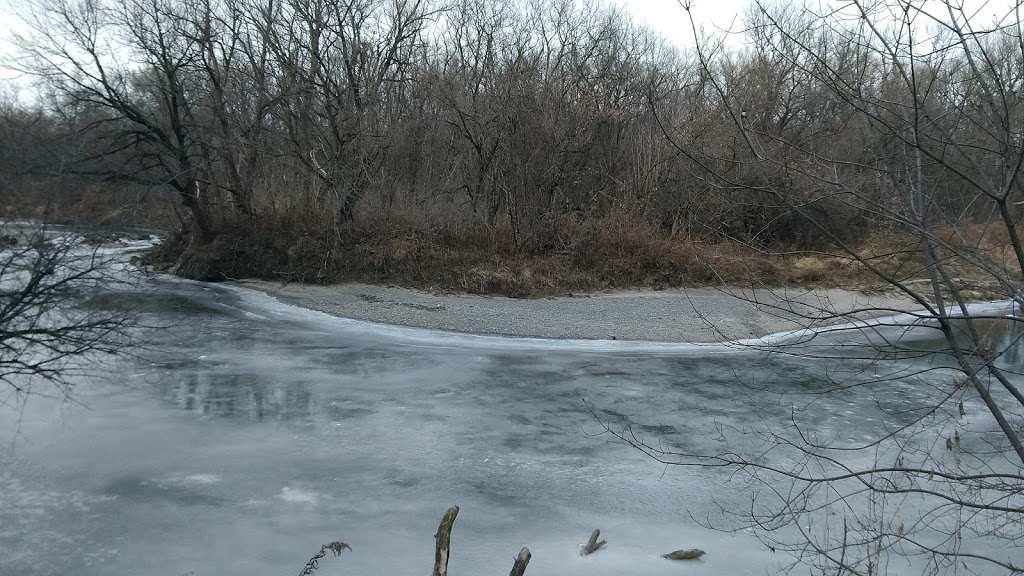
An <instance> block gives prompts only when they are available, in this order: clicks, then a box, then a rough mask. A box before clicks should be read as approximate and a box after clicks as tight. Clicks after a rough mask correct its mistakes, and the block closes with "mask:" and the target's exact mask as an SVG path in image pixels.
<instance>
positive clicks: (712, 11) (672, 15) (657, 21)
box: [0, 0, 1012, 79]
mask: <svg viewBox="0 0 1024 576" xmlns="http://www.w3.org/2000/svg"><path fill="white" fill-rule="evenodd" d="M20 1H21V0H0V79H4V78H12V77H13V76H14V72H13V71H12V70H11V69H10V68H9V67H7V66H6V63H7V61H8V60H9V54H10V50H11V44H10V42H9V38H10V30H11V29H12V28H13V27H15V26H17V19H16V18H14V17H13V12H14V5H15V4H16V3H19V2H20ZM609 1H611V2H615V3H618V4H620V5H622V6H625V7H626V8H627V9H628V10H629V11H630V12H631V13H632V14H633V15H634V17H636V19H637V20H638V21H639V22H642V23H644V24H646V25H648V26H650V27H651V28H652V29H654V30H655V31H657V32H658V33H660V34H662V35H663V36H665V38H666V39H668V40H669V41H671V42H674V43H677V44H680V45H689V44H690V43H691V42H692V41H693V32H692V30H691V29H690V24H689V20H688V19H687V16H686V11H685V10H684V9H683V7H682V6H680V4H679V2H678V0H609ZM748 1H749V0H692V3H693V13H694V16H695V18H696V21H697V22H698V23H699V24H701V25H703V26H704V27H705V28H707V29H708V31H709V32H710V31H713V30H714V29H715V28H718V29H727V28H733V29H735V28H737V27H738V26H739V24H740V22H739V14H740V13H741V12H742V10H743V8H744V7H745V6H746V5H747V4H748ZM823 1H826V2H827V1H828V0H823ZM963 1H964V3H965V4H966V7H967V8H968V10H971V9H973V10H978V11H979V12H978V18H979V19H980V20H983V21H986V22H988V21H991V18H992V15H993V14H994V13H995V12H997V11H1005V7H1006V6H1007V5H1010V4H1011V2H1012V0H963ZM933 3H934V4H936V5H937V6H941V3H940V2H933ZM997 7H998V8H999V10H997V9H996V8H997ZM1004 13H1005V12H1004Z"/></svg>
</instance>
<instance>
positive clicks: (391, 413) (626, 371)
mask: <svg viewBox="0 0 1024 576" xmlns="http://www.w3.org/2000/svg"><path fill="white" fill-rule="evenodd" d="M153 282H155V283H156V284H155V287H154V288H153V289H151V290H149V291H144V292H139V293H137V294H135V295H134V296H132V295H125V297H126V298H132V297H134V298H138V299H142V300H145V301H146V302H147V306H146V309H147V310H149V311H148V312H147V314H150V315H151V316H152V318H151V319H152V322H151V324H160V325H162V326H164V328H163V329H162V330H160V331H159V339H158V340H157V341H156V342H152V343H149V345H148V346H147V347H146V350H145V351H144V354H143V356H141V357H140V358H139V359H138V360H136V361H135V362H133V363H130V364H126V365H124V366H122V367H121V369H120V372H119V373H118V374H107V375H104V377H102V378H95V379H91V380H88V381H83V382H82V383H81V385H80V386H79V387H78V388H77V390H76V401H77V402H78V403H79V404H67V403H58V402H50V401H47V400H46V399H42V398H35V399H33V400H32V401H30V402H29V403H28V404H27V405H26V406H25V407H24V408H25V409H24V413H23V414H21V419H20V423H18V422H15V421H14V420H15V419H14V418H12V415H11V414H9V413H5V414H4V419H3V420H0V471H2V472H0V504H2V505H0V550H4V551H14V553H4V554H0V574H19V575H29V576H31V575H35V574H76V575H81V576H92V575H101V574H103V575H106V574H139V575H148V574H161V575H172V576H180V575H184V574H194V575H196V576H199V575H203V574H226V575H234V574H238V575H242V574H245V575H251V574H291V573H297V572H298V570H299V569H300V568H301V566H302V565H303V564H304V562H305V560H306V559H307V558H308V557H309V556H310V555H312V554H313V553H314V552H316V551H317V550H319V547H320V545H321V544H323V543H326V542H330V541H333V540H343V541H345V542H347V543H349V544H350V545H351V546H352V548H353V551H352V552H351V553H348V552H346V553H345V554H344V557H343V558H340V559H333V558H331V559H327V560H325V561H324V563H323V566H324V568H322V570H323V572H324V573H325V574H330V573H342V572H343V573H352V574H408V575H414V574H423V573H426V572H427V571H429V569H430V567H431V564H432V558H433V537H432V536H433V534H434V532H435V530H436V528H437V522H438V521H439V519H440V517H441V514H442V513H443V512H444V510H445V509H446V508H447V507H448V506H449V505H451V504H456V503H457V504H459V505H460V506H461V508H462V512H461V513H460V515H459V518H458V520H457V522H456V525H455V530H454V532H453V536H452V546H453V554H452V560H451V564H450V570H451V573H452V574H453V576H456V575H458V574H488V573H489V574H500V573H503V571H507V570H508V569H509V568H510V567H511V564H512V558H513V557H514V556H515V554H516V553H517V552H518V551H519V549H520V548H521V547H522V546H528V547H529V548H530V549H531V551H532V552H533V560H532V561H531V563H530V567H529V569H528V571H527V574H531V575H537V576H541V575H572V574H581V575H583V574H585V575H587V576H600V575H605V574H608V575H611V574H615V575H616V576H621V575H622V574H652V575H657V574H679V573H687V574H734V575H740V574H758V575H760V574H765V573H766V572H767V573H772V572H776V571H777V568H776V566H777V565H778V564H780V563H786V562H788V561H789V559H788V558H785V557H780V555H775V554H773V553H772V552H771V551H769V550H767V548H765V547H764V546H762V545H761V544H760V543H759V542H758V541H757V540H756V539H755V538H754V537H753V536H751V535H750V534H748V533H743V532H741V533H738V534H735V535H729V534H724V533H721V532H715V531H711V530H708V529H706V528H704V527H702V526H701V525H700V523H699V522H698V521H699V520H704V519H711V520H712V521H720V519H721V516H720V510H719V505H721V506H724V507H725V508H726V509H742V508H743V507H745V506H749V497H750V492H749V488H750V487H749V486H748V485H746V484H744V483H743V482H740V481H738V480H735V479H730V477H729V476H728V475H726V474H722V473H720V472H717V471H714V470H702V469H692V468H666V467H665V466H663V465H660V464H658V463H656V462H654V461H653V460H651V459H649V458H647V457H645V456H644V455H642V454H640V453H639V452H638V451H636V450H634V449H632V448H630V447H628V446H625V445H623V444H622V443H621V442H617V441H614V440H613V439H612V438H611V437H609V436H608V435H607V434H602V423H603V424H607V425H609V426H610V427H612V428H613V429H616V430H625V429H627V427H628V429H630V430H632V432H633V433H635V434H637V435H638V436H640V437H643V438H644V439H647V440H650V441H651V442H656V443H660V445H662V446H665V447H669V448H675V449H680V450H692V451H699V450H717V449H720V448H722V447H723V446H722V442H723V440H722V438H721V437H720V436H719V435H718V434H717V433H716V432H715V430H716V426H717V425H719V424H726V425H730V426H738V427H742V426H746V425H754V424H767V425H769V426H771V425H779V426H782V425H785V424H786V423H787V422H788V419H789V418H790V416H791V414H793V412H794V411H798V412H800V413H801V414H803V415H804V416H805V419H804V421H805V422H806V425H807V426H808V427H809V429H811V430H813V431H815V432H816V433H818V434H821V435H823V436H828V437H835V438H840V439H842V440H843V441H849V442H856V441H857V440H858V439H859V436H860V435H863V434H865V433H867V432H869V431H870V430H872V429H877V427H878V426H881V425H882V422H881V420H882V419H883V416H884V415H883V412H882V409H883V408H885V402H890V403H900V402H903V403H913V402H914V401H915V398H917V399H918V400H924V399H926V398H927V394H929V393H930V392H929V390H927V389H922V388H920V387H918V386H916V383H915V381H914V380H913V379H912V378H910V377H909V376H908V373H909V371H908V370H907V367H905V366H902V365H900V364H898V363H893V364H886V363H876V364H873V365H872V369H873V370H876V371H878V372H879V373H880V376H881V377H884V378H886V380H885V383H884V384H883V385H880V386H879V387H877V388H876V389H874V391H873V392H872V393H870V394H865V393H863V391H849V392H840V393H834V394H829V395H827V396H826V397H825V398H822V397H821V396H820V394H819V392H821V391H822V390H823V389H824V387H826V386H830V385H831V384H829V383H827V382H825V381H824V380H823V378H822V374H823V369H822V366H821V365H820V363H816V362H814V361H809V360H804V359H800V358H785V357H776V356H772V355H761V354H757V353H741V352H736V351H735V349H733V348H730V347H728V346H716V345H698V346H693V345H678V344H672V345H659V344H651V343H635V342H633V343H630V342H586V341H575V342H572V341H569V342H560V341H550V340H542V339H520V338H499V337H485V336H470V335H461V334H453V333H439V332H431V331H426V330H419V329H409V328H397V327H389V326H381V325H373V324H368V323H365V322H356V321H348V320H344V319H339V318H333V317H330V316H327V315H323V314H319V313H316V312H310V311H306V310H301V309H297V308H294V307H291V306H288V305H284V304H281V303H279V302H277V301H276V300H274V299H272V298H270V297H267V296H264V295H262V294H258V293H255V292H249V291H245V290H240V289H235V288H229V287H222V286H209V285H200V284H194V283H189V282H181V281H177V280H153ZM161 302H162V303H163V304H161ZM140 352H143V351H141V350H140ZM859 368H863V366H860V365H853V366H851V368H849V370H850V371H851V373H856V371H857V370H858V369H859ZM119 374H120V375H119ZM833 375H836V374H833ZM594 528H600V529H601V530H602V534H603V536H604V537H605V538H607V539H608V542H609V544H608V545H607V546H606V547H605V548H603V549H602V550H601V551H599V552H598V553H597V554H595V555H593V556H591V557H580V556H579V555H578V553H577V546H578V545H579V544H580V543H582V542H584V541H585V540H586V538H587V537H588V536H589V534H590V532H591V531H592V530H593V529H594ZM693 547H699V548H702V549H704V550H705V551H707V555H706V556H705V557H704V558H703V559H701V560H699V561H695V562H691V563H686V564H685V565H680V564H674V563H671V562H668V561H666V560H663V559H661V558H660V557H659V555H660V554H663V553H665V552H669V551H671V550H675V549H679V548H693ZM335 563H337V565H338V566H339V567H343V568H338V569H336V570H334V571H331V570H332V568H331V567H332V566H333V565H334V564H335Z"/></svg>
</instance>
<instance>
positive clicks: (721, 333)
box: [237, 281, 915, 342]
mask: <svg viewBox="0 0 1024 576" xmlns="http://www.w3.org/2000/svg"><path fill="white" fill-rule="evenodd" d="M237 285H239V286H243V287H246V288H253V289H256V290H260V291H263V292H266V293H268V294H271V295H273V296H276V297H277V298H279V299H280V300H282V301H284V302H289V303H292V304H296V305H298V306H302V307H305V308H312V309H314V310H320V311H322V312H327V313H329V314H334V315H337V316H343V317H346V318H354V319H358V320H367V321H371V322H380V323H385V324H396V325H402V326H415V327H419V328H431V329H439V330H451V331H456V332H469V333H476V334H500V335H508V336H531V337H542V338H578V339H590V340H611V339H618V340H647V341H660V342H719V341H724V340H735V339H740V338H751V337H759V336H764V335H766V334H771V333H774V332H780V331H784V330H791V329H796V328H801V327H805V326H808V325H826V324H833V323H836V322H838V321H840V320H841V319H836V318H823V319H820V320H808V319H802V318H801V315H805V316H812V317H815V318H817V317H819V316H820V315H821V310H823V309H827V310H830V311H831V312H832V313H834V314H844V315H845V314H848V313H851V312H855V313H856V315H857V316H858V317H870V316H882V315H888V314H889V313H892V312H895V311H904V310H912V309H915V306H914V305H913V303H912V302H910V301H908V300H906V299H901V298H897V297H894V296H891V295H884V294H872V295H866V294H864V293H862V292H857V291H851V290H838V289H830V290H814V291H809V290H806V289H788V290H775V291H770V290H735V289H733V290H724V289H714V288H695V289H679V290H664V291H626V292H615V293H607V294H581V295H571V296H560V297H555V298H542V299H536V300H525V299H514V298H506V297H501V296H477V295H471V294H435V293H430V292H423V291H418V290H410V289H406V288H392V287H385V286H374V285H370V284H359V283H350V284H338V285H333V286H312V285H304V284H280V283H277V282H265V281H241V282H237Z"/></svg>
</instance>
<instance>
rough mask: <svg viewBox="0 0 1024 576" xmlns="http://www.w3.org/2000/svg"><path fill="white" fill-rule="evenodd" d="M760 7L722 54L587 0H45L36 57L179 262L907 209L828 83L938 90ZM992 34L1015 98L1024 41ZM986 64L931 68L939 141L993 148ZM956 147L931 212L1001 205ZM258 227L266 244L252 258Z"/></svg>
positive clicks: (97, 174) (332, 256)
mask: <svg viewBox="0 0 1024 576" xmlns="http://www.w3.org/2000/svg"><path fill="white" fill-rule="evenodd" d="M758 14H761V13H759V12H758V11H752V12H751V16H750V18H748V32H747V34H746V35H745V40H744V41H743V42H740V41H736V42H735V43H734V44H732V45H730V46H728V47H727V46H717V51H718V54H717V56H718V57H716V59H715V65H714V66H711V67H709V66H706V65H703V64H702V62H703V60H702V59H701V58H698V57H697V55H696V54H694V53H693V52H688V51H680V50H678V49H675V48H673V47H672V46H673V44H671V43H669V42H667V41H666V40H665V39H663V38H660V37H658V36H656V35H654V34H653V33H652V32H650V31H649V30H647V29H645V28H643V27H641V26H639V25H637V24H635V23H634V22H632V21H631V19H630V18H629V17H628V15H626V14H624V13H623V12H622V11H621V10H619V9H615V8H611V7H609V6H606V5H603V4H600V3H579V2H575V1H573V0H525V1H521V2H498V1H495V0H455V1H454V2H452V3H447V4H440V3H434V2H431V1H430V0H394V1H390V2H384V1H380V0H341V1H335V0H332V1H326V0H129V1H126V2H107V1H104V0H92V1H88V2H81V1H78V0H40V1H38V2H35V3H33V5H32V7H31V11H30V12H29V13H27V14H26V18H27V19H28V20H29V21H30V22H29V23H30V25H31V26H32V28H33V31H32V33H31V34H27V35H26V37H25V38H22V39H21V41H20V45H21V46H22V47H23V57H22V59H21V60H20V65H21V66H23V67H24V68H25V69H26V70H27V71H29V72H31V73H32V74H34V75H35V76H36V77H39V78H41V79H42V80H43V82H42V84H41V85H40V89H41V90H43V91H45V93H46V94H47V95H48V98H50V99H51V100H52V102H53V104H54V106H53V109H54V110H57V111H59V115H54V114H53V113H52V112H51V117H50V118H48V120H47V121H54V122H60V121H63V122H64V124H63V126H64V127H65V128H68V129H70V130H73V131H74V133H75V135H76V136H75V140H76V142H77V143H78V145H77V146H75V147H74V150H68V149H65V150H64V151H63V152H62V154H66V155H67V158H68V159H73V160H74V164H73V172H74V173H76V174H80V175H88V176H89V177H91V178H93V179H102V180H103V181H107V182H114V181H116V182H121V183H125V182H130V183H133V184H135V185H139V186H143V187H145V188H146V189H148V190H153V191H157V192H161V191H162V192H164V193H167V192H170V193H171V194H173V195H174V196H175V197H176V198H177V202H178V203H179V204H180V206H181V207H182V208H183V209H184V210H182V211H181V214H182V215H183V216H184V217H185V220H186V222H187V225H188V226H187V228H188V233H187V235H186V236H187V237H186V238H185V239H186V240H188V243H186V244H182V245H181V250H182V258H181V259H180V261H179V264H180V265H181V266H180V270H181V271H182V272H183V273H187V274H191V275H195V276H201V277H216V276H218V275H223V274H233V275H241V274H258V275H271V276H272V275H275V274H277V275H284V276H286V277H299V278H304V279H318V280H329V279H331V277H332V270H336V268H337V267H336V265H335V263H336V262H338V261H339V260H344V258H345V254H346V253H351V251H352V248H353V245H355V244H358V242H359V239H360V238H362V237H364V236H365V235H366V234H378V235H379V234H384V235H387V234H392V235H395V231H399V233H398V235H397V236H396V237H395V238H392V239H391V240H392V241H391V242H390V244H388V246H389V248H387V249H383V250H382V251H381V254H379V255H378V256H379V257H378V258H377V260H376V261H375V262H371V263H370V264H368V265H369V266H371V267H373V266H376V267H386V266H387V265H388V261H389V258H391V257H392V256H394V254H395V253H396V252H397V253H399V254H400V253H401V252H402V246H403V244H402V240H403V238H405V239H412V240H415V237H416V236H417V235H430V236H431V237H433V238H440V239H441V240H444V239H452V238H454V239H458V242H461V243H462V244H473V243H474V242H477V243H484V244H487V245H488V246H489V247H490V248H491V249H493V250H504V251H508V252H510V253H527V254H529V253H538V252H552V251H556V252H557V251H566V250H569V251H573V253H574V254H577V255H578V258H577V259H579V258H582V259H585V258H586V256H587V254H593V253H594V251H593V250H590V249H588V248H586V247H581V243H585V242H587V241H588V240H587V239H588V238H592V236H593V234H590V232H592V231H593V228H594V227H601V228H605V229H608V228H609V227H611V228H614V227H615V226H620V227H623V228H629V229H632V230H634V232H635V231H636V229H637V227H640V228H642V229H643V230H644V233H646V234H656V235H657V234H662V233H663V234H664V235H665V237H671V238H680V237H684V238H689V239H697V240H701V239H720V238H722V237H725V238H730V239H733V240H737V241H739V242H742V243H748V244H753V245H755V246H761V247H770V248H780V247H781V248H789V247H805V248H806V247H823V246H824V245H825V243H826V242H827V241H829V236H830V235H832V234H838V236H839V237H840V238H841V239H844V240H848V241H855V240H857V239H858V238H859V237H860V235H861V234H862V233H863V232H864V231H865V230H866V229H868V228H869V227H870V223H871V217H870V216H871V213H872V211H875V210H877V209H878V208H879V207H888V206H895V205H899V204H901V197H900V195H901V194H902V192H900V190H901V186H900V185H899V182H898V179H899V178H900V176H899V174H898V173H897V172H898V171H893V170H890V169H889V168H890V167H891V164H892V159H893V155H895V154H899V153H900V149H899V148H900V146H899V143H898V142H897V141H895V140H894V139H893V138H892V136H891V133H889V132H886V131H884V130H883V131H880V130H878V126H877V125H875V124H873V123H872V121H871V120H869V119H866V118H867V117H866V116H865V115H864V114H863V113H862V111H861V110H859V109H858V103H857V102H852V101H851V100H850V99H844V98H843V97H842V94H841V93H840V92H837V91H836V90H835V86H832V85H830V83H835V84H842V85H846V84H850V85H851V86H852V85H853V84H855V88H851V89H855V91H856V94H857V96H858V98H861V100H860V101H864V102H874V103H875V104H873V105H874V106H878V107H880V108H885V107H886V106H887V105H888V104H893V106H892V110H891V111H890V110H882V113H881V115H880V116H878V118H879V119H881V121H883V122H884V118H885V114H888V113H890V112H891V113H892V114H894V115H896V116H898V115H899V114H902V113H903V111H902V110H899V109H898V106H897V105H898V103H899V102H900V101H901V100H906V99H908V98H910V97H912V96H914V97H916V96H921V95H909V94H906V93H905V85H904V84H902V83H901V82H899V81H898V80H899V79H898V74H897V72H898V70H897V67H895V66H894V65H893V62H892V61H889V60H887V58H886V56H885V54H884V52H880V51H878V50H876V49H875V48H877V47H873V46H870V45H857V44H856V43H848V42H844V41H843V39H842V35H841V34H836V33H835V31H834V30H833V31H831V32H829V31H826V30H824V29H823V28H822V27H821V26H820V22H819V21H818V20H816V19H815V18H814V17H810V16H806V14H808V13H803V12H801V11H799V10H791V11H788V12H785V13H784V14H783V17H785V18H788V19H789V25H790V29H793V30H796V31H797V34H798V39H799V40H800V41H804V42H809V43H812V44H814V45H816V46H817V47H818V49H819V51H820V54H823V55H825V56H826V58H827V61H828V63H829V69H828V71H829V73H828V74H826V75H823V74H821V73H820V72H821V70H822V68H821V64H820V63H815V62H810V61H807V57H806V56H800V55H799V54H797V52H795V51H794V50H793V43H794V41H795V40H794V39H793V38H789V37H784V36H781V35H779V34H778V33H772V32H771V30H773V28H772V27H771V26H768V25H766V24H767V23H766V21H765V18H766V16H764V15H763V14H762V15H761V16H758ZM802 14H805V16H802ZM759 18H760V20H759ZM983 41H984V42H987V43H988V44H987V45H989V46H990V47H991V50H990V51H989V52H988V54H990V55H992V56H993V57H995V58H998V59H999V61H998V62H997V63H996V64H997V66H996V67H994V68H993V70H997V69H998V70H1000V71H1002V72H1001V73H1003V74H1005V78H1000V81H1001V82H1002V83H1001V84H1000V86H1003V87H1004V88H1003V90H1004V94H1003V96H1004V97H1005V98H1004V99H1007V106H1009V107H1010V108H1012V114H1014V115H1019V113H1020V112H1019V99H1018V95H1019V94H1020V93H1021V90H1020V83H1021V80H1020V76H1021V70H1022V64H1024V63H1022V61H1021V50H1019V49H1018V46H1017V44H1015V43H1016V42H1019V37H1015V36H1014V33H1013V32H1012V31H1008V30H996V31H994V32H991V33H990V34H988V35H987V36H986V37H985V38H983ZM704 49H705V50H708V49H710V48H709V46H708V45H705V46H704ZM801 58H803V60H801ZM705 60H706V59H705ZM969 64H970V63H969V62H967V61H966V60H965V59H964V58H962V57H959V58H958V57H954V56H950V57H945V56H943V57H935V58H926V59H923V60H921V61H914V62H912V63H911V65H912V67H913V69H914V72H915V73H916V74H918V75H919V76H921V77H922V78H928V82H927V87H926V88H927V91H928V93H927V94H925V95H924V100H925V103H926V106H925V112H926V113H927V114H928V115H929V117H930V118H933V119H934V122H932V123H931V124H930V125H929V126H928V127H927V130H926V131H925V132H923V133H922V134H921V135H920V136H921V137H924V138H932V139H935V141H936V147H937V148H938V147H941V143H942V142H943V141H944V139H947V138H949V137H955V138H958V139H959V138H963V139H966V140H977V141H978V143H979V145H980V146H981V147H982V148H983V147H984V146H986V145H987V141H988V140H990V136H991V135H990V134H988V133H986V132H985V130H984V127H982V126H981V125H974V126H972V125H971V124H970V123H969V122H964V121H963V119H964V118H965V117H967V118H969V117H970V116H971V115H972V114H983V113H984V110H983V103H982V100H983V98H984V97H985V96H986V95H984V94H982V93H981V92H980V91H979V89H978V88H977V86H976V85H975V83H974V82H973V81H972V78H971V75H970V74H968V73H966V71H967V70H968V69H969ZM851 83H853V84H851ZM1015 87H1016V88H1015ZM915 101H916V100H915ZM958 119H959V120H958ZM16 124H17V123H15V124H14V125H16ZM9 126H11V124H10V123H7V124H6V125H5V127H4V128H0V130H9V129H10V128H9ZM15 139H17V138H16V137H15ZM8 140H9V139H8ZM0 145H4V144H0ZM7 145H9V144H7ZM1017 145H1018V146H1019V141H1018V144H1017ZM70 152H74V154H71V153H70ZM939 153H940V154H941V151H940V152H939ZM780 157H782V158H784V160H785V161H782V162H780V161H777V160H773V161H771V162H766V161H765V158H773V159H778V158H780ZM949 160H950V159H949V158H946V159H944V161H943V162H945V163H941V162H935V161H931V160H928V159H926V160H925V161H924V162H923V164H922V165H921V167H920V169H921V171H922V172H923V173H925V174H926V175H927V177H928V185H929V186H931V187H933V188H934V189H935V192H936V194H935V197H936V198H940V201H939V202H938V203H937V204H936V205H935V208H936V209H941V210H951V211H952V212H951V213H956V214H963V215H969V214H971V213H972V212H973V211H977V210H985V209H987V208H988V206H987V205H986V204H985V203H978V202H976V201H975V200H974V195H973V193H967V192H962V182H961V180H960V178H959V177H958V175H957V174H955V173H950V171H949V170H948V166H947V164H948V161H949ZM968 160H970V159H969V158H965V159H964V161H965V164H966V163H969V162H968ZM801 161H806V162H804V164H803V165H802V167H801V168H800V169H799V170H794V169H792V166H793V165H796V164H797V163H799V162H801ZM953 161H954V162H955V159H953ZM972 165H973V164H972ZM980 176H981V177H985V176H986V175H980ZM894 178H895V179H896V180H894ZM837 180H842V181H843V182H844V186H845V187H846V188H847V189H851V188H852V189H856V190H857V192H858V194H856V195H850V194H837V193H836V192H835V187H834V186H833V183H834V182H835V181H837ZM780 191H782V192H783V193H782V194H781V195H780V194H779V192H780ZM794 206H797V207H799V209H797V210H794ZM623 222H629V223H630V224H629V225H624V224H623ZM822 226H824V227H825V228H826V229H827V231H828V234H823V233H822ZM658 230H661V231H662V232H657V231H658ZM588 234H589V235H588ZM240 237H247V238H248V240H241V241H240V240H239V238H240ZM605 241H607V239H605ZM256 244H259V246H260V250H259V252H260V254H262V256H261V257H260V258H261V259H260V261H258V262H257V261H256V260H257V258H255V257H254V256H252V255H251V254H247V255H246V254H243V255H242V256H241V258H243V259H248V263H247V264H245V265H239V262H238V261H239V259H240V257H239V254H241V253H240V252H239V251H240V250H242V249H243V248H245V247H252V246H254V245H256ZM626 249H627V250H628V249H629V247H628V243H627V244H626ZM201 252H203V253H205V256H203V257H201V258H200V257H199V254H200V253H201ZM243 252H244V250H243ZM232 254H234V255H232ZM602 258H603V256H602ZM364 260H365V258H364ZM371 260H373V258H371ZM190 262H191V264H189V263H190ZM232 262H233V263H232ZM581 264H584V265H585V264H586V263H585V262H583V263H581ZM668 274H669V275H675V276H678V275H680V274H682V275H685V274H687V272H686V270H682V269H673V270H671V271H669V272H668ZM680 281H681V282H686V281H687V280H686V279H681V280H680Z"/></svg>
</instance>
